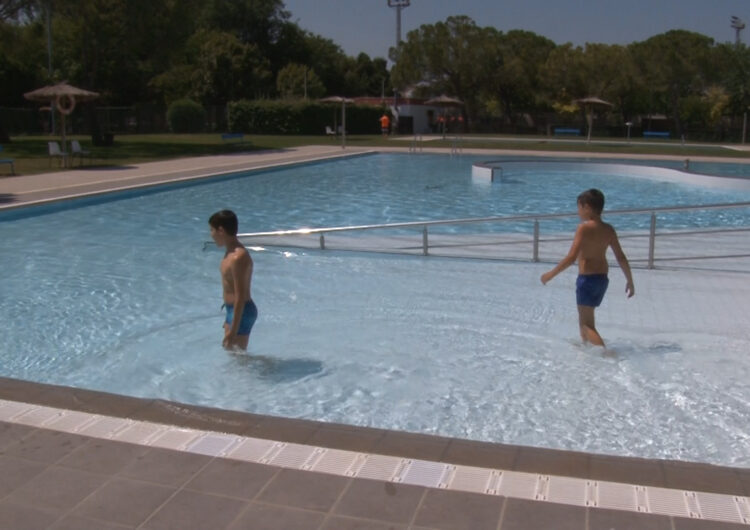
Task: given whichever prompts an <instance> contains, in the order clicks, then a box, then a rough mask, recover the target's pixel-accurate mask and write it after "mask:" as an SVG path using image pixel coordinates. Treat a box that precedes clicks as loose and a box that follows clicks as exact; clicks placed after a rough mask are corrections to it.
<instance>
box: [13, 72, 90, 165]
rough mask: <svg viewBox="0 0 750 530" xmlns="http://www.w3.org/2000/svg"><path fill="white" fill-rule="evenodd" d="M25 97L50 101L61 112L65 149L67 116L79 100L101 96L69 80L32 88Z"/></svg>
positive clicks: (63, 145) (63, 148)
mask: <svg viewBox="0 0 750 530" xmlns="http://www.w3.org/2000/svg"><path fill="white" fill-rule="evenodd" d="M23 97H25V98H26V99H28V100H30V101H41V102H44V103H47V102H49V103H50V106H51V107H53V108H56V109H57V110H58V111H59V112H60V116H61V119H62V122H61V125H62V150H63V151H65V116H67V115H68V114H70V113H72V112H73V110H74V109H75V108H76V103H77V102H79V101H89V100H92V99H96V98H98V97H99V93H98V92H92V91H90V90H84V89H83V88H78V87H75V86H73V85H69V84H68V82H67V81H62V82H60V83H57V84H56V85H48V86H45V87H42V88H37V89H36V90H32V91H31V92H26V93H25V94H24V95H23Z"/></svg>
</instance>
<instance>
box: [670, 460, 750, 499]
mask: <svg viewBox="0 0 750 530" xmlns="http://www.w3.org/2000/svg"><path fill="white" fill-rule="evenodd" d="M662 466H663V468H664V475H665V478H666V487H668V488H677V489H685V490H691V491H706V492H710V493H726V494H731V495H744V492H745V488H744V487H743V485H742V481H741V480H740V477H739V475H738V474H737V472H736V471H735V470H734V469H731V468H726V467H719V466H712V465H710V464H693V463H689V462H663V463H662Z"/></svg>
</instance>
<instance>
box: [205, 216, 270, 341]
mask: <svg viewBox="0 0 750 530" xmlns="http://www.w3.org/2000/svg"><path fill="white" fill-rule="evenodd" d="M208 225H209V227H210V229H211V237H212V238H213V240H214V242H215V243H216V245H217V246H219V247H225V248H226V252H225V253H224V258H223V259H222V260H221V265H220V266H219V271H220V272H221V286H222V290H223V291H224V295H223V296H224V307H225V308H226V310H227V317H226V320H225V322H224V340H223V342H222V344H223V346H224V348H226V349H227V350H238V349H239V350H246V349H247V343H248V340H249V339H250V330H251V329H252V328H253V324H255V320H256V319H257V318H258V308H257V307H255V303H254V302H253V300H252V298H251V297H250V283H251V281H252V276H253V259H252V258H251V257H250V253H249V252H248V251H247V249H246V248H245V247H244V246H243V245H242V243H240V241H239V239H237V228H238V223H237V216H236V215H235V214H234V212H232V211H231V210H221V211H220V212H216V213H215V214H213V215H212V216H211V218H210V219H209V220H208Z"/></svg>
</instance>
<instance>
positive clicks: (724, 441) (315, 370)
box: [0, 155, 750, 465]
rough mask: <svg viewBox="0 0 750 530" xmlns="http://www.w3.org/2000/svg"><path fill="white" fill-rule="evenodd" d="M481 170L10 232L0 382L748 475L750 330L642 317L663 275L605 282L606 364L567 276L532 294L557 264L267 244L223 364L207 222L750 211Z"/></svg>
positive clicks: (89, 215) (351, 173)
mask: <svg viewBox="0 0 750 530" xmlns="http://www.w3.org/2000/svg"><path fill="white" fill-rule="evenodd" d="M477 160H478V159H477ZM473 161H475V159H472V158H471V157H458V158H449V157H443V156H404V155H377V156H368V157H359V158H353V159H346V160H339V161H335V162H328V163H321V164H313V165H307V166H299V167H294V168H287V169H284V170H276V171H269V172H263V173H253V174H250V175H248V176H246V177H242V178H232V179H223V180H221V181H217V182H207V183H203V184H200V185H193V186H183V187H169V188H166V189H164V190H163V191H160V192H158V193H149V194H145V195H141V196H139V195H135V196H133V195H132V194H129V195H124V196H121V197H122V198H119V199H117V200H111V201H106V202H100V203H94V204H88V205H85V206H81V207H71V208H69V209H62V210H60V209H57V210H44V209H41V210H35V213H38V215H32V216H28V217H23V218H15V219H13V218H8V219H6V220H3V221H1V222H0V264H1V265H2V268H3V271H4V276H5V278H6V279H5V280H4V282H3V288H2V289H3V293H2V294H3V296H2V297H1V298H0V321H2V322H3V336H4V340H3V341H2V343H1V344H0V373H2V375H4V376H9V377H17V378H20V379H29V380H34V381H40V382H49V383H56V384H63V385H70V386H77V387H83V388H90V389H99V390H106V391H110V392H117V393H122V394H126V395H133V396H143V397H159V398H164V399H171V400H177V401H183V402H188V403H194V404H201V405H208V406H215V407H222V408H227V409H236V410H245V411H249V412H256V413H263V414H274V415H282V416H289V417H299V418H310V419H318V420H323V421H335V422H342V423H350V424H356V425H369V426H376V427H383V428H392V429H403V430H408V431H415V432H429V433H437V434H442V435H446V436H457V437H465V438H473V439H479V440H490V441H496V442H505V443H517V444H527V445H535V446H546V447H559V448H566V449H577V450H588V451H596V452H605V453H617V454H633V455H637V456H643V457H663V458H686V459H691V460H700V461H707V462H716V463H724V464H734V465H750V455H748V452H747V450H746V448H747V447H748V442H750V429H748V427H747V422H746V418H747V416H748V413H750V403H748V400H747V398H746V397H745V396H747V395H750V373H749V372H750V362H748V360H747V355H746V352H747V351H748V346H750V336H748V333H747V332H746V331H744V328H745V326H742V324H741V323H740V322H739V321H738V323H737V325H735V326H733V327H731V329H734V330H735V331H734V332H733V333H731V334H727V333H725V332H724V329H725V328H717V329H714V328H712V327H711V326H710V325H708V324H701V322H702V320H700V318H702V317H700V318H699V316H696V317H692V316H690V315H689V314H688V315H681V316H679V317H678V316H675V317H674V318H673V319H672V320H670V319H669V317H670V315H669V308H667V309H666V310H665V311H662V312H659V314H658V315H655V316H654V317H653V318H650V317H647V316H644V315H649V314H651V313H653V312H654V311H653V307H654V306H655V304H656V303H657V302H656V301H655V300H656V299H658V301H659V303H662V302H663V300H664V299H665V296H664V295H662V294H659V295H658V296H657V294H656V293H658V292H659V289H662V288H664V285H669V282H674V281H676V280H674V279H673V278H672V276H668V275H664V273H660V272H649V273H646V274H643V275H638V278H637V285H638V286H639V294H638V296H637V297H636V298H635V299H634V300H631V301H629V302H627V304H629V305H624V304H626V302H625V301H624V297H621V296H619V293H620V291H622V289H623V288H624V283H623V280H622V275H620V274H619V273H618V272H617V271H613V274H612V287H611V293H617V294H611V301H610V300H609V299H608V301H607V302H606V303H605V306H603V307H602V311H601V312H600V313H599V314H600V315H601V318H602V319H603V320H604V321H605V322H606V323H607V324H606V327H605V328H604V329H605V331H604V333H605V338H607V339H611V340H610V345H611V346H612V348H613V349H614V350H616V351H617V352H618V354H617V355H616V356H615V357H606V356H602V355H601V354H600V353H599V352H597V351H592V350H589V349H587V348H585V347H582V346H581V345H580V344H578V339H577V329H576V326H575V315H574V314H573V313H574V311H575V309H574V307H573V302H572V301H571V296H572V288H571V287H570V283H571V281H572V280H571V279H570V278H569V277H568V276H569V275H566V274H564V275H562V276H561V277H560V278H559V279H556V280H555V283H554V285H550V286H547V287H544V288H542V287H541V286H540V285H539V281H538V278H539V275H540V274H541V272H543V271H544V270H546V268H547V267H548V265H544V264H533V265H532V264H529V265H528V266H519V265H518V264H512V263H496V262H495V263H492V262H483V261H466V260H454V259H430V258H413V257H398V256H378V255H361V254H356V253H346V254H344V253H320V252H314V251H313V252H307V251H285V250H264V251H258V252H254V254H253V256H254V260H255V270H256V272H255V277H254V285H253V297H254V299H255V300H256V303H257V305H258V307H259V312H260V316H259V319H258V322H257V324H256V327H255V329H254V331H253V335H252V337H251V345H250V355H240V356H237V355H231V354H227V353H226V352H224V351H223V350H222V348H221V345H220V342H221V338H222V329H221V326H222V323H223V314H222V313H221V311H220V306H221V299H220V296H221V291H220V284H219V275H218V264H219V260H220V258H221V254H220V253H219V252H218V251H215V250H214V251H203V250H202V242H203V241H205V240H206V239H208V228H207V219H208V217H209V216H210V214H211V213H213V212H214V211H215V210H218V209H220V208H224V207H229V208H232V209H234V210H235V211H237V213H238V215H239V218H240V222H241V225H240V228H241V230H242V231H248V232H249V231H263V230H273V229H282V228H297V227H300V226H312V227H314V226H335V225H351V224H367V223H381V222H383V223H385V222H399V221H412V220H417V219H420V220H423V219H439V218H445V217H451V218H457V217H474V216H487V215H512V214H516V213H519V212H558V211H559V212H570V211H573V210H574V207H575V197H576V195H577V194H578V193H579V192H580V190H582V189H585V188H588V187H593V186H595V187H600V188H601V189H603V190H604V192H605V194H607V195H608V205H607V206H608V208H612V209H618V208H634V207H644V206H646V205H648V206H660V205H670V204H694V203H716V202H730V201H740V200H750V194H749V193H747V192H737V191H727V190H723V191H715V190H711V189H705V188H698V187H695V186H684V185H678V184H672V183H663V182H654V181H649V180H633V179H629V178H627V177H625V176H623V175H591V174H587V173H585V172H583V173H570V172H569V173H567V174H566V172H562V171H550V172H549V173H548V174H539V173H538V172H537V173H535V174H533V175H532V174H523V173H518V174H517V175H515V176H514V178H517V180H519V181H521V183H519V184H516V185H513V186H505V187H502V186H501V187H498V186H494V185H493V186H478V185H477V184H476V183H474V182H472V180H471V164H472V162H473ZM526 181H528V182H526ZM745 219H746V216H745ZM680 222H684V220H682V221H680ZM701 222H704V221H701ZM708 222H714V221H708ZM731 222H732V223H741V222H742V217H741V216H739V217H737V218H732V220H731ZM571 226H572V225H571ZM625 250H626V251H627V248H626V249H625ZM693 280H694V278H693V279H691V281H693ZM641 286H643V287H641ZM715 291H716V290H714V291H711V292H709V293H706V297H708V296H714V295H717V293H716V292H715ZM649 293H651V294H649ZM730 294H732V293H730ZM734 294H736V293H734ZM608 296H610V295H608ZM718 296H721V293H719V295H718ZM727 296H729V294H728V295H727ZM716 303H717V304H719V303H722V301H721V300H718V301H717V302H716ZM680 305H684V304H681V303H680V302H676V306H677V307H679V306H680ZM664 313H666V315H665V314H664ZM737 318H740V317H739V316H738V317H737ZM660 319H661V320H660ZM691 319H692V320H691ZM695 319H698V320H697V321H696V320H695ZM659 322H661V324H659ZM725 324H726V326H727V328H730V326H731V324H732V322H731V319H729V321H728V322H726V323H725ZM670 326H671V327H670ZM696 330H702V331H701V332H697V331H696ZM717 352H721V356H720V357H718V356H717Z"/></svg>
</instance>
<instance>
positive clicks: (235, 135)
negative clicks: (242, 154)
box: [221, 133, 245, 142]
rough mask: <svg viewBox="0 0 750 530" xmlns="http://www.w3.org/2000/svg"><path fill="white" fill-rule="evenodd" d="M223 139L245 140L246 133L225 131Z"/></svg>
mask: <svg viewBox="0 0 750 530" xmlns="http://www.w3.org/2000/svg"><path fill="white" fill-rule="evenodd" d="M221 139H222V140H224V141H227V140H239V141H240V142H244V141H245V134H244V133H224V134H222V135H221Z"/></svg>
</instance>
